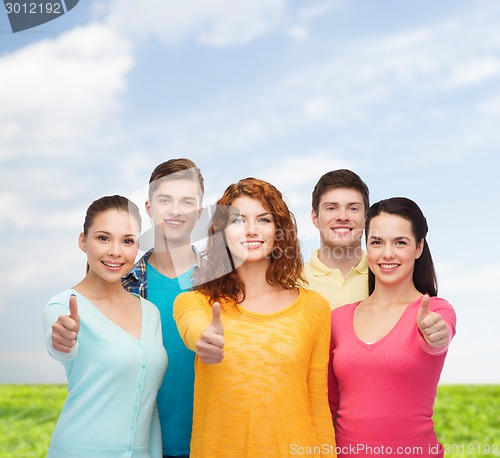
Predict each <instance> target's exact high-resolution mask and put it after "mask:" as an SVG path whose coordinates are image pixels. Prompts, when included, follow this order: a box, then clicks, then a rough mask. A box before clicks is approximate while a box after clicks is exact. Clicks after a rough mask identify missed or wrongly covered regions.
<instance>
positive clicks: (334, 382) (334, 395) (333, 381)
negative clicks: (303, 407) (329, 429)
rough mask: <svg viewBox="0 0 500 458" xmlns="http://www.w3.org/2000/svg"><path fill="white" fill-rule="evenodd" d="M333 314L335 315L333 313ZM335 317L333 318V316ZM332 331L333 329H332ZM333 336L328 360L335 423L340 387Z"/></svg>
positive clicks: (330, 398)
mask: <svg viewBox="0 0 500 458" xmlns="http://www.w3.org/2000/svg"><path fill="white" fill-rule="evenodd" d="M332 316H333V315H332ZM332 319H333V318H332ZM330 333H331V330H330ZM333 345H334V344H333V336H330V351H329V353H328V355H329V361H328V402H329V404H330V413H331V414H332V421H333V422H334V424H335V417H336V416H337V409H338V408H339V391H338V390H339V387H338V382H337V377H336V376H335V372H334V370H333Z"/></svg>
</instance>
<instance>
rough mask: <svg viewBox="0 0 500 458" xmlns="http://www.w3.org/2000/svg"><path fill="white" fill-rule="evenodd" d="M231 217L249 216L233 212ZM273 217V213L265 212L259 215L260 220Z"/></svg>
mask: <svg viewBox="0 0 500 458" xmlns="http://www.w3.org/2000/svg"><path fill="white" fill-rule="evenodd" d="M230 215H231V216H247V215H244V214H242V213H239V212H231V213H230ZM267 215H269V216H273V214H272V213H271V212H265V213H261V214H260V215H257V218H260V217H261V216H267Z"/></svg>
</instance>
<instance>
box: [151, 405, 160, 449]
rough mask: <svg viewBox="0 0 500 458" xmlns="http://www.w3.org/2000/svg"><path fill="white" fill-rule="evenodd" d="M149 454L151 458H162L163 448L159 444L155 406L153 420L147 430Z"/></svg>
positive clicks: (158, 428)
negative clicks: (160, 457) (152, 457)
mask: <svg viewBox="0 0 500 458" xmlns="http://www.w3.org/2000/svg"><path fill="white" fill-rule="evenodd" d="M149 452H150V454H151V456H163V446H162V442H161V427H160V416H159V414H158V406H157V405H156V404H155V408H154V410H153V418H152V419H151V426H150V429H149Z"/></svg>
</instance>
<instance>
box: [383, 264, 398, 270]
mask: <svg viewBox="0 0 500 458" xmlns="http://www.w3.org/2000/svg"><path fill="white" fill-rule="evenodd" d="M397 266H398V265H397V264H380V267H382V269H395V268H396V267H397Z"/></svg>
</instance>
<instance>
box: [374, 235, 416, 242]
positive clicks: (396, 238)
mask: <svg viewBox="0 0 500 458" xmlns="http://www.w3.org/2000/svg"><path fill="white" fill-rule="evenodd" d="M368 239H375V240H382V237H379V236H377V235H370V237H368ZM392 240H396V241H398V240H411V239H410V238H409V237H406V236H404V235H400V236H398V237H394V238H393V239H392Z"/></svg>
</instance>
